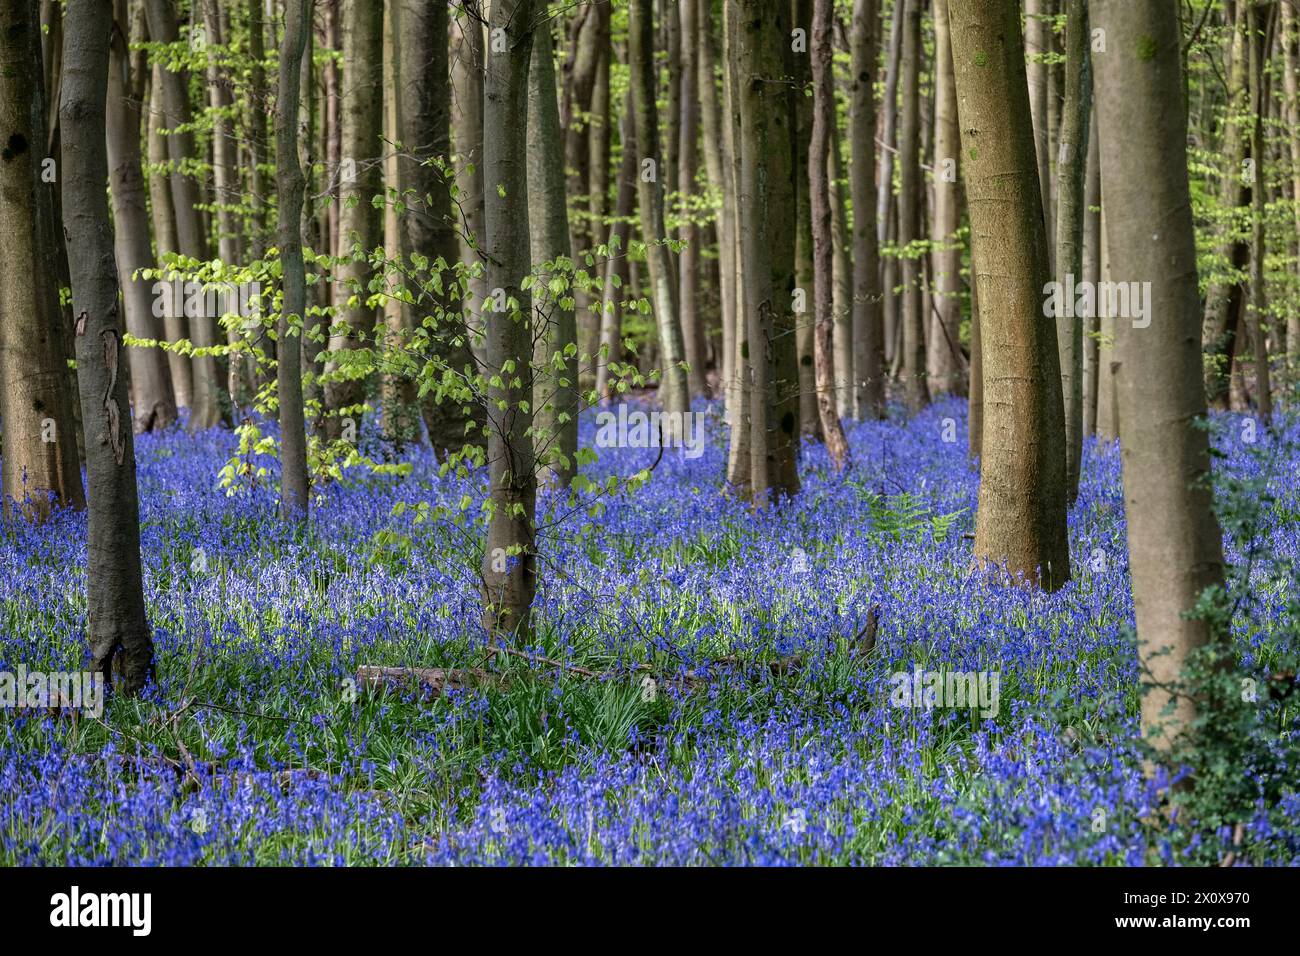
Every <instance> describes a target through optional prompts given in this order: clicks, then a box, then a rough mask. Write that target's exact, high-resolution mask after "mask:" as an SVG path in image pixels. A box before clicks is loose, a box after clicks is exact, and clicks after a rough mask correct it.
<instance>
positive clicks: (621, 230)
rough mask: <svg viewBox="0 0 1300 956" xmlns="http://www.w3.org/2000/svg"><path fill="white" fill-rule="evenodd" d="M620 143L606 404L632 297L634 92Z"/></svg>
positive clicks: (605, 343)
mask: <svg viewBox="0 0 1300 956" xmlns="http://www.w3.org/2000/svg"><path fill="white" fill-rule="evenodd" d="M620 144H621V148H622V150H623V158H622V159H621V160H620V162H619V167H618V198H617V199H616V200H615V203H614V222H613V224H612V225H611V226H610V227H609V242H608V243H607V245H608V246H609V250H610V256H609V258H608V259H606V260H605V275H604V286H603V288H604V294H603V295H602V297H601V305H600V310H601V311H600V352H599V354H598V356H597V358H596V392H597V394H599V395H600V397H601V400H602V401H605V402H608V401H609V400H610V399H611V398H613V396H614V393H615V391H616V390H617V389H616V383H615V382H614V381H612V378H611V376H610V371H609V365H610V363H611V362H621V361H622V357H623V342H622V328H623V302H624V301H626V300H627V299H629V298H630V297H631V289H629V288H628V272H629V270H628V255H627V238H628V235H629V233H630V232H631V226H630V224H629V222H628V219H629V217H631V215H632V212H633V209H632V207H633V206H634V205H635V203H636V180H637V161H636V157H637V150H636V133H635V129H634V126H633V123H632V91H631V90H628V92H627V95H626V97H624V109H623V123H622V126H621V134H620ZM616 280H617V281H616Z"/></svg>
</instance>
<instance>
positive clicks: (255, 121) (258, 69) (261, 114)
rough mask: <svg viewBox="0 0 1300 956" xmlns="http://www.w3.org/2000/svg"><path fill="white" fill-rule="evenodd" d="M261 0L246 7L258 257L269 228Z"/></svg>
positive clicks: (253, 232)
mask: <svg viewBox="0 0 1300 956" xmlns="http://www.w3.org/2000/svg"><path fill="white" fill-rule="evenodd" d="M263 3H264V0H247V9H248V59H249V71H248V97H249V104H248V152H249V169H248V176H249V179H248V184H249V196H248V204H249V208H250V210H251V215H250V216H249V223H248V226H249V229H248V232H249V239H250V240H251V242H250V251H251V252H252V254H253V257H254V258H260V257H261V256H262V255H263V254H264V253H265V252H266V233H267V231H268V229H269V228H270V227H269V223H268V222H267V218H268V213H267V209H268V202H267V200H268V196H267V193H268V192H269V191H270V187H269V184H268V183H267V182H266V174H265V173H264V172H263V166H264V165H265V163H266V153H267V150H268V148H269V143H268V141H267V132H266V116H267V107H268V98H267V95H266V67H265V65H264V61H265V59H266V42H265V39H264V37H263V33H264V31H265V29H266V25H265V22H264V18H263V10H262V4H263Z"/></svg>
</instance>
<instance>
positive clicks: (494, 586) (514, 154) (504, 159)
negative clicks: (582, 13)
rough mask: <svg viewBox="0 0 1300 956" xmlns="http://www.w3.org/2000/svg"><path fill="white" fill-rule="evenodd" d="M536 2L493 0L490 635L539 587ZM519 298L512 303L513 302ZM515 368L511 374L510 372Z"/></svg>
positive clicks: (488, 122)
mask: <svg viewBox="0 0 1300 956" xmlns="http://www.w3.org/2000/svg"><path fill="white" fill-rule="evenodd" d="M536 12H537V10H536V7H535V5H534V3H533V2H532V0H493V3H492V14H491V19H490V23H489V31H488V33H489V40H488V53H487V75H486V79H485V82H484V97H483V181H484V184H485V186H486V189H485V191H484V197H485V201H484V205H485V210H484V212H485V215H486V226H487V240H486V245H487V260H488V277H487V278H488V281H487V284H488V288H489V289H490V290H495V289H500V290H502V294H503V296H504V298H505V300H506V307H505V308H504V309H501V310H498V311H493V312H491V313H490V314H489V315H488V335H487V368H486V370H485V374H486V376H487V378H488V380H489V382H490V384H489V386H488V395H487V398H488V401H487V428H488V449H487V458H488V479H489V483H490V498H489V506H490V510H489V517H488V532H487V543H486V547H485V549H484V554H483V587H484V594H483V600H484V627H485V629H486V630H487V631H488V633H489V635H491V636H492V637H493V639H496V638H497V637H498V636H504V635H511V634H526V633H528V632H529V630H530V610H531V608H532V604H533V595H534V593H535V592H536V588H537V580H536V546H535V534H536V531H535V528H534V515H535V513H536V501H537V477H536V474H535V471H534V454H533V440H532V434H531V429H532V419H533V416H532V411H531V404H530V402H531V401H532V384H533V383H532V375H531V374H530V371H529V370H530V368H531V363H532V357H533V355H532V353H533V345H532V332H531V317H532V312H533V302H532V294H531V292H529V290H527V289H525V288H523V285H524V279H525V277H527V275H528V273H529V271H530V268H529V266H530V263H529V240H528V235H529V222H528V175H527V166H528V136H527V128H528V68H529V61H530V60H531V58H532V47H533V31H534V18H535V14H536ZM512 303H513V304H512ZM511 368H513V370H514V371H513V372H512V371H510V369H511Z"/></svg>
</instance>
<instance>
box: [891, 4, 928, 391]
mask: <svg viewBox="0 0 1300 956" xmlns="http://www.w3.org/2000/svg"><path fill="white" fill-rule="evenodd" d="M903 2H905V3H906V4H907V6H906V8H905V10H904V12H903V82H902V85H903V95H902V100H903V106H902V117H901V121H900V122H899V130H898V171H899V191H898V245H899V247H900V248H901V250H902V254H903V260H902V281H903V368H902V374H903V387H904V391H905V394H906V396H907V408H908V410H909V411H910V412H912V413H913V414H915V413H916V412H919V411H920V410H921V409H922V408H924V407H925V406H926V405H928V404H929V402H930V389H929V387H928V384H927V383H926V380H925V332H924V327H923V325H922V323H923V322H924V316H923V314H922V312H921V260H920V259H918V258H917V257H916V255H915V253H914V252H911V251H910V250H909V247H910V246H911V244H912V243H914V242H916V241H918V240H919V239H920V238H921V229H920V207H921V190H920V178H921V175H920V174H921V156H920V151H919V149H920V145H919V134H920V118H921V117H920V74H921V55H922V50H921V0H903Z"/></svg>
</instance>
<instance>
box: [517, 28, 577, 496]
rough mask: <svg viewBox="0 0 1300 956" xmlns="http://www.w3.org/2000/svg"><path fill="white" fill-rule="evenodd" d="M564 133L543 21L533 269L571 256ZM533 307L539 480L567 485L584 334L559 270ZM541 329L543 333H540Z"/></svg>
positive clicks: (537, 64)
mask: <svg viewBox="0 0 1300 956" xmlns="http://www.w3.org/2000/svg"><path fill="white" fill-rule="evenodd" d="M563 136H564V133H563V130H562V129H561V128H560V112H559V107H558V105H557V104H556V89H555V60H554V56H553V55H552V44H551V29H550V24H549V22H544V23H543V24H542V25H541V26H540V27H538V29H537V30H535V31H534V33H533V62H532V66H531V67H530V68H529V73H528V203H529V208H528V222H529V227H530V231H531V235H532V243H531V247H530V248H531V252H532V258H533V264H534V268H535V269H540V268H542V267H543V265H544V264H545V263H548V262H562V261H564V260H566V259H568V258H569V252H570V250H571V249H572V248H573V238H572V236H571V235H570V232H569V214H568V208H567V203H566V201H565V193H564V139H563ZM543 278H544V281H543V282H541V283H539V284H538V286H537V288H538V289H539V290H541V294H540V295H538V296H534V299H533V305H534V311H533V326H534V331H533V339H534V342H535V345H534V355H535V358H534V371H533V444H534V445H535V446H536V454H537V460H538V470H539V480H543V481H553V482H555V483H556V484H558V485H561V486H567V485H568V484H569V481H570V480H571V479H572V478H573V475H574V472H575V471H576V469H577V464H576V460H575V456H576V455H577V452H578V354H577V345H578V341H577V340H578V328H577V322H576V317H575V315H574V312H573V306H571V305H570V306H567V307H566V306H565V305H564V304H563V301H562V300H563V299H566V298H568V297H569V296H570V295H571V294H572V293H571V291H569V290H566V291H565V292H564V293H562V294H560V295H554V294H552V293H551V292H550V290H549V283H550V281H551V280H552V279H561V280H563V281H566V282H567V281H568V280H569V278H570V277H569V276H567V275H565V274H563V272H562V270H560V269H555V270H552V271H550V272H549V273H548V274H545V275H544V277H543ZM539 326H540V328H539Z"/></svg>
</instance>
